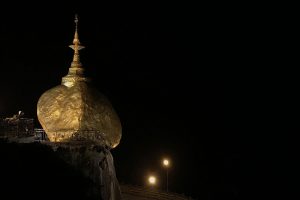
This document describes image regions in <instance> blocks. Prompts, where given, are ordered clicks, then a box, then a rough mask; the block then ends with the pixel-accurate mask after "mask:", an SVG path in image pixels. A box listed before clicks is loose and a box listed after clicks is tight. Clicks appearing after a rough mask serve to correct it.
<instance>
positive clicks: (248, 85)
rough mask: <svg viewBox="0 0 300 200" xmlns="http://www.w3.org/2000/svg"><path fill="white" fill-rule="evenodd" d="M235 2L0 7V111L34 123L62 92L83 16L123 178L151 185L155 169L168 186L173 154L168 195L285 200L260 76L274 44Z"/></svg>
mask: <svg viewBox="0 0 300 200" xmlns="http://www.w3.org/2000/svg"><path fill="white" fill-rule="evenodd" d="M232 6H233V5H228V4H227V5H222V4H217V3H216V4H213V3H211V4H209V5H208V4H205V3H200V4H197V5H196V4H188V3H185V4H182V3H179V2H161V3H154V2H124V3H105V2H100V1H99V2H96V1H95V2H94V3H91V2H89V3H87V2H81V3H75V2H73V3H69V4H67V3H50V1H48V2H47V1H45V2H40V3H35V4H28V3H24V4H20V3H18V4H16V5H11V6H8V5H7V6H3V7H2V8H1V9H2V12H1V37H0V41H1V59H0V66H1V80H0V87H1V88H0V89H1V98H0V114H1V116H11V115H13V114H15V113H16V112H17V111H18V110H23V111H24V112H25V115H26V116H27V117H33V118H36V104H37V101H38V98H39V97H40V96H41V94H42V93H43V92H44V91H46V90H47V89H50V88H51V87H54V86H56V85H58V84H60V81H61V77H62V76H64V75H65V74H66V73H67V70H68V67H69V66H70V62H71V59H72V50H71V49H69V48H68V47H67V46H68V45H69V44H71V42H72V39H73V34H74V22H73V20H74V14H75V13H78V14H79V36H80V40H81V43H82V44H83V45H85V46H86V49H84V50H82V51H81V60H82V63H83V66H84V67H85V68H86V72H87V74H88V76H90V77H91V78H92V79H93V83H94V85H95V86H96V87H97V88H98V90H99V91H100V92H102V93H103V94H105V95H106V96H107V97H108V98H109V100H110V101H111V103H112V104H113V106H114V108H115V110H116V112H117V113H118V115H119V117H120V119H121V123H122V126H123V136H122V140H121V143H120V145H119V146H118V147H117V148H116V149H114V150H112V153H113V155H114V159H115V166H116V172H117V176H118V178H119V181H120V182H122V183H126V184H134V185H145V182H146V181H145V179H146V176H147V175H148V174H149V173H156V174H157V175H158V176H159V182H160V184H159V186H158V187H160V188H161V189H164V184H165V182H164V178H165V174H164V170H163V168H162V167H161V159H162V157H164V156H169V157H170V158H171V162H172V166H171V169H170V173H169V175H170V177H169V181H170V191H173V192H177V193H184V194H185V195H187V196H192V197H195V198H200V199H226V198H227V199H245V198H250V197H254V198H255V199H257V198H259V197H262V196H263V195H262V194H266V195H270V194H274V193H275V194H281V193H283V192H282V191H283V189H284V188H281V189H280V190H276V189H275V188H277V187H276V185H277V184H276V183H277V182H281V181H282V182H284V180H285V176H286V174H284V173H280V172H281V170H279V171H277V170H278V169H279V168H280V167H279V168H278V166H283V165H282V163H281V162H280V163H281V164H279V161H278V160H279V159H284V160H285V162H287V161H288V160H289V158H288V157H286V156H285V152H287V151H286V149H287V148H286V147H287V146H285V142H286V141H285V140H284V139H283V138H281V139H280V138H276V139H274V137H275V135H276V133H277V132H278V129H277V127H274V126H273V123H274V122H273V121H272V120H270V115H272V112H274V110H273V109H272V106H273V104H275V103H274V102H273V101H269V100H267V99H269V94H271V93H272V92H273V90H272V89H273V88H274V82H273V80H269V79H266V77H269V76H268V75H267V76H264V75H265V72H266V70H260V69H259V70H256V68H255V67H257V66H259V67H260V66H262V65H264V64H265V62H257V61H258V58H261V57H263V55H265V56H268V55H269V54H268V53H265V52H264V47H265V46H266V45H267V44H269V43H268V42H267V44H266V43H264V41H266V40H268V39H269V38H268V37H267V35H266V34H265V32H264V31H265V30H266V27H265V23H264V22H261V21H260V22H259V23H257V24H256V25H254V23H255V22H252V21H251V20H253V17H255V14H253V13H252V15H249V16H247V17H245V15H244V14H243V12H246V11H248V10H247V7H245V6H244V5H241V6H240V7H239V9H235V7H232ZM235 6H237V5H235ZM250 13H251V12H250ZM263 53H265V54H263ZM253 70H256V71H255V73H253ZM267 72H268V71H267ZM252 74H255V75H257V74H259V77H257V76H252ZM291 84H292V83H291ZM253 86H254V87H253ZM268 86H269V87H268ZM271 88H272V89H271ZM254 94H255V95H254ZM270 112H271V113H270ZM269 125H270V126H269ZM37 126H39V125H38V123H37ZM275 130H276V131H275ZM272 131H273V133H274V134H273V135H272V134H271V132H272ZM275 132H276V133H275ZM279 141H280V142H279ZM277 142H279V144H278V143H277ZM278 147H281V148H279V149H278ZM282 150H283V151H282ZM274 166H277V168H275V169H274V168H273V167H274ZM285 187H287V186H285ZM274 190H275V191H276V192H274Z"/></svg>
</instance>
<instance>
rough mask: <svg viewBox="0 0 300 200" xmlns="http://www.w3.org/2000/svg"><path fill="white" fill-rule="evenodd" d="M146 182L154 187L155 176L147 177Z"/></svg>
mask: <svg viewBox="0 0 300 200" xmlns="http://www.w3.org/2000/svg"><path fill="white" fill-rule="evenodd" d="M148 182H149V184H150V185H155V184H156V177H155V176H149V178H148Z"/></svg>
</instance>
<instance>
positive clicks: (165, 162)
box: [163, 159, 170, 192]
mask: <svg viewBox="0 0 300 200" xmlns="http://www.w3.org/2000/svg"><path fill="white" fill-rule="evenodd" d="M163 166H164V167H165V168H166V172H167V192H168V191H169V170H168V169H169V166H170V161H169V160H168V159H163Z"/></svg>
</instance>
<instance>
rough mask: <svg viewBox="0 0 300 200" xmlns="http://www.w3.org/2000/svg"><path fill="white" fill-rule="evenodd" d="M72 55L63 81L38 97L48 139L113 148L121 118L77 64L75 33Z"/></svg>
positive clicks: (39, 112)
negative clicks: (83, 142)
mask: <svg viewBox="0 0 300 200" xmlns="http://www.w3.org/2000/svg"><path fill="white" fill-rule="evenodd" d="M75 23H76V30H75V36H74V40H73V45H70V47H71V48H72V49H73V50H74V57H73V61H72V64H71V67H70V68H69V73H68V74H67V75H66V76H65V77H63V78H62V84H61V85H59V86H56V87H54V88H52V89H50V90H48V91H46V92H45V93H44V94H43V95H42V96H41V97H40V99H39V101H38V105H37V116H38V119H39V122H40V124H41V125H42V127H43V128H44V130H45V132H46V134H47V136H48V138H49V140H50V141H51V142H72V141H79V140H80V141H85V142H92V143H95V144H99V145H103V144H105V145H107V146H109V147H111V148H114V147H116V146H117V145H118V144H119V142H120V139H121V135H122V128H121V123H120V120H119V118H118V116H117V114H116V112H115V111H114V109H113V107H112V105H111V104H110V103H109V101H108V100H107V98H106V97H105V96H103V95H102V94H101V93H99V92H98V91H97V90H96V89H94V88H93V87H92V86H91V85H90V83H89V79H88V78H86V77H85V76H84V69H83V68H82V65H81V63H80V59H79V50H80V49H82V48H83V46H80V42H79V39H78V33H77V23H78V19H77V18H76V19H75Z"/></svg>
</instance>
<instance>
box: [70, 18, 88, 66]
mask: <svg viewBox="0 0 300 200" xmlns="http://www.w3.org/2000/svg"><path fill="white" fill-rule="evenodd" d="M74 22H75V34H74V39H73V44H72V45H70V46H69V47H71V48H72V49H73V50H74V56H73V61H72V63H71V67H74V68H80V67H82V64H81V62H80V56H79V50H81V49H83V48H84V46H82V45H80V41H79V37H78V15H77V14H76V15H75V20H74Z"/></svg>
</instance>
